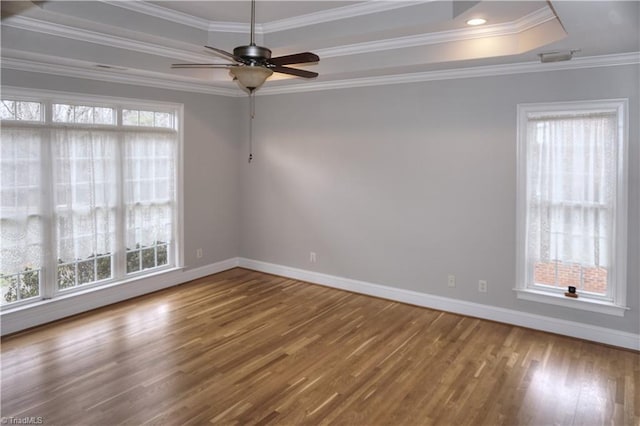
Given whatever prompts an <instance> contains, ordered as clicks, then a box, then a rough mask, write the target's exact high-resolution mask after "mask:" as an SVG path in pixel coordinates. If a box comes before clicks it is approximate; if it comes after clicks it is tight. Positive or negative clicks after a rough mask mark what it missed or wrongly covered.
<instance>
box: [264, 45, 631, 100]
mask: <svg viewBox="0 0 640 426" xmlns="http://www.w3.org/2000/svg"><path fill="white" fill-rule="evenodd" d="M634 64H640V52H631V53H621V54H614V55H602V56H591V57H585V58H574V59H573V60H571V61H566V62H553V63H546V64H543V63H540V62H537V61H536V62H519V63H515V64H504V65H486V66H477V67H470V68H457V69H456V68H453V69H447V70H438V71H425V72H420V73H410V74H396V75H385V76H377V77H364V78H354V79H348V80H336V81H318V82H310V83H300V84H295V85H290V86H279V87H274V86H271V87H262V88H260V90H258V91H257V92H256V94H257V95H259V96H267V95H280V94H289V93H300V92H315V91H322V90H332V89H350V88H354V87H367V86H387V85H392V84H404V83H419V82H424V81H435V80H455V79H460V78H477V77H493V76H498V75H509V74H525V73H534V72H549V71H564V70H574V69H582V68H599V67H612V66H621V65H634Z"/></svg>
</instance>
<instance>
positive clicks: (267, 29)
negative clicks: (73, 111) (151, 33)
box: [101, 0, 434, 35]
mask: <svg viewBox="0 0 640 426" xmlns="http://www.w3.org/2000/svg"><path fill="white" fill-rule="evenodd" d="M101 1H102V2H103V3H106V4H109V5H111V6H116V7H121V8H123V9H127V10H130V11H132V12H137V13H142V14H145V15H149V16H153V17H156V18H160V19H164V20H167V21H171V22H175V23H177V24H182V25H186V26H189V27H193V28H197V29H199V30H205V31H214V32H229V33H246V32H249V29H250V26H249V23H244V22H222V21H208V20H206V19H203V18H198V17H196V16H193V15H189V14H187V13H183V12H179V11H176V10H172V9H169V8H166V7H162V6H159V5H155V4H151V3H147V2H145V1H110V0H101ZM432 1H434V0H414V1H404V0H403V1H368V2H363V3H357V4H354V5H349V6H343V7H336V8H333V9H327V10H322V11H319V12H315V13H308V14H306V15H299V16H295V17H292V18H286V19H280V20H277V21H271V22H265V23H257V24H256V27H255V32H256V34H257V35H264V34H269V33H273V32H278V31H285V30H291V29H294V28H301V27H305V26H308V25H316V24H322V23H325V22H332V21H338V20H341V19H348V18H355V17H358V16H363V15H369V14H372V13H380V12H386V11H388V10H393V9H399V8H403V7H408V6H415V5H418V4H422V3H429V2H432ZM247 16H248V15H247Z"/></svg>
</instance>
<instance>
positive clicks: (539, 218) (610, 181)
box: [518, 101, 626, 306]
mask: <svg viewBox="0 0 640 426" xmlns="http://www.w3.org/2000/svg"><path fill="white" fill-rule="evenodd" d="M625 106H626V102H625V101H602V102H572V103H559V104H546V105H542V104H532V105H520V106H519V108H518V111H519V112H518V113H519V127H518V132H519V164H518V178H519V191H518V209H519V222H518V223H519V230H518V236H519V237H518V245H519V248H518V250H519V253H518V265H519V266H518V288H519V289H520V290H527V289H531V290H535V291H536V292H538V293H548V294H550V295H554V294H555V295H557V296H558V297H564V292H565V291H566V290H567V287H568V286H574V287H576V288H577V289H578V293H579V296H580V300H581V301H584V300H587V301H589V300H593V301H595V302H598V303H611V304H614V305H619V306H623V305H624V301H625V295H626V294H625V292H626V283H625V280H624V276H625V269H626V266H625V258H626V255H625V253H626V233H625V231H624V229H626V178H625V176H626V172H625V170H626V167H625V155H624V152H625V149H626V131H625V129H626V124H625V118H626V108H625Z"/></svg>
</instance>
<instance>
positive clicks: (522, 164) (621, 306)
mask: <svg viewBox="0 0 640 426" xmlns="http://www.w3.org/2000/svg"><path fill="white" fill-rule="evenodd" d="M603 109H604V110H609V111H616V114H617V117H618V148H617V149H618V152H617V154H618V157H617V166H618V167H617V189H618V191H617V196H616V206H615V208H616V218H615V227H614V236H615V246H614V247H612V249H613V254H612V257H613V259H614V263H613V268H612V276H611V280H610V284H611V285H612V286H613V289H612V290H613V291H612V292H611V297H612V300H610V301H609V300H606V301H605V300H598V299H596V298H589V297H588V296H586V297H585V296H582V297H580V298H578V299H573V298H569V297H565V296H564V292H563V291H557V290H556V291H544V290H540V289H537V288H536V289H534V288H530V287H527V282H526V274H527V268H526V262H525V243H526V237H525V236H526V229H525V227H526V203H527V200H526V194H527V192H526V189H527V187H526V182H527V156H526V152H527V151H526V147H527V137H526V136H527V135H526V127H527V121H528V120H527V114H529V113H533V112H570V111H576V110H579V111H586V110H596V111H601V110H603ZM628 114H629V100H628V99H606V100H598V101H573V102H553V103H551V102H550V103H533V104H519V105H518V107H517V117H518V123H517V135H518V144H517V187H516V188H517V205H516V215H517V216H516V227H517V229H516V259H517V260H516V287H515V288H514V290H515V291H516V295H517V297H518V299H523V300H528V301H533V302H539V303H545V304H551V305H556V306H564V307H568V308H573V309H580V310H586V311H591V312H598V313H603V314H608V315H615V316H620V317H622V316H624V313H625V312H626V311H627V310H629V308H628V307H627V306H626V304H627V302H626V299H627V216H628V192H629V185H628V155H627V153H628V139H629V117H628Z"/></svg>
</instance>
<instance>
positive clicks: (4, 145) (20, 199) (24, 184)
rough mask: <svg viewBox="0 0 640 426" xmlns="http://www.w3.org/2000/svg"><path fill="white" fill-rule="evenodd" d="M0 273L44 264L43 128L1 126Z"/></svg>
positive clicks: (18, 270) (13, 271)
mask: <svg viewBox="0 0 640 426" xmlns="http://www.w3.org/2000/svg"><path fill="white" fill-rule="evenodd" d="M0 149H1V151H0V192H1V195H0V212H1V213H2V215H1V217H0V273H2V274H3V275H11V274H15V273H18V272H21V271H24V270H25V268H31V269H39V268H40V267H42V263H43V257H44V253H43V250H44V249H43V236H44V235H43V234H44V231H43V216H42V215H43V206H42V197H41V190H42V175H41V150H42V131H41V130H40V129H32V128H19V127H18V128H12V127H10V126H5V125H3V127H2V134H1V138H0Z"/></svg>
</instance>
